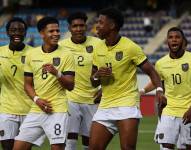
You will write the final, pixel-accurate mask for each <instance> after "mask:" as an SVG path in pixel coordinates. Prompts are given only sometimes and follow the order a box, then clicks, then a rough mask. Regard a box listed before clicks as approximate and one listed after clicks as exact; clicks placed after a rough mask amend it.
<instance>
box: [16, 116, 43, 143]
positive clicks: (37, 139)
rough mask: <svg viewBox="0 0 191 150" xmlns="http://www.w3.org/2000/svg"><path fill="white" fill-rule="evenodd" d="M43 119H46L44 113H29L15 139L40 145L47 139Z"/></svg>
mask: <svg viewBox="0 0 191 150" xmlns="http://www.w3.org/2000/svg"><path fill="white" fill-rule="evenodd" d="M42 120H44V116H43V115H41V114H37V113H29V114H28V115H27V117H26V118H25V120H24V122H23V123H22V124H21V126H20V132H19V134H18V135H17V136H16V137H15V140H17V141H23V142H28V143H32V144H34V145H38V146H40V145H41V144H42V143H43V142H44V139H45V135H44V131H43V129H42V127H41V122H42ZM21 143H22V142H21Z"/></svg>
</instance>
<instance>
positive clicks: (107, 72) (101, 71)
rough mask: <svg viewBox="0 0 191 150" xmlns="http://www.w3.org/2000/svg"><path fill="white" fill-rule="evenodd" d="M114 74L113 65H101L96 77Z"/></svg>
mask: <svg viewBox="0 0 191 150" xmlns="http://www.w3.org/2000/svg"><path fill="white" fill-rule="evenodd" d="M111 75H112V69H111V67H100V68H99V69H98V70H97V72H96V73H95V77H98V78H99V77H109V76H111Z"/></svg>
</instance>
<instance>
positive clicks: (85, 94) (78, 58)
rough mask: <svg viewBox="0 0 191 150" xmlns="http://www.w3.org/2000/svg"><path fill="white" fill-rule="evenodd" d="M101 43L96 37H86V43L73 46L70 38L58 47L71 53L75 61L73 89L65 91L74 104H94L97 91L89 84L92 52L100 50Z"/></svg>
mask: <svg viewBox="0 0 191 150" xmlns="http://www.w3.org/2000/svg"><path fill="white" fill-rule="evenodd" d="M103 44H104V42H103V41H101V40H100V39H98V38H96V37H92V36H87V37H86V41H85V42H84V43H81V44H75V43H74V42H72V40H71V38H68V39H64V40H63V41H61V42H60V45H61V46H63V47H64V49H65V50H66V49H67V50H69V51H71V52H72V54H73V56H74V59H75V87H74V90H72V91H67V97H68V100H70V101H73V102H76V103H86V104H93V103H94V95H95V93H96V92H97V91H98V90H97V88H94V87H93V86H92V84H91V82H90V76H91V70H92V64H93V52H94V51H96V50H98V49H101V46H102V45H103Z"/></svg>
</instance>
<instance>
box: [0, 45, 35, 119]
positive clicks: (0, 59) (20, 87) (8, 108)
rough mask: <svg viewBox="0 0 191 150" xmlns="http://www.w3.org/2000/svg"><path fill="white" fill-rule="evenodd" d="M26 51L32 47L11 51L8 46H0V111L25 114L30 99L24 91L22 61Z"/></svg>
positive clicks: (28, 107)
mask: <svg viewBox="0 0 191 150" xmlns="http://www.w3.org/2000/svg"><path fill="white" fill-rule="evenodd" d="M27 51H33V50H32V47H30V46H27V45H26V46H25V48H24V49H23V50H22V51H14V52H13V51H12V50H10V49H9V46H8V45H6V46H2V47H0V82H1V96H0V112H1V113H8V114H15V115H26V114H27V113H28V112H29V110H30V107H31V104H32V101H31V99H30V98H29V97H28V96H27V95H26V93H25V91H24V62H25V56H26V52H27Z"/></svg>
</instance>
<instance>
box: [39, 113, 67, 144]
mask: <svg viewBox="0 0 191 150" xmlns="http://www.w3.org/2000/svg"><path fill="white" fill-rule="evenodd" d="M67 123H68V113H64V112H63V113H62V112H61V113H52V114H49V115H47V119H46V120H44V121H43V124H42V127H43V130H44V131H45V134H46V136H47V137H48V139H49V142H50V144H51V145H52V144H58V143H60V144H64V143H65V142H66V137H67Z"/></svg>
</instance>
